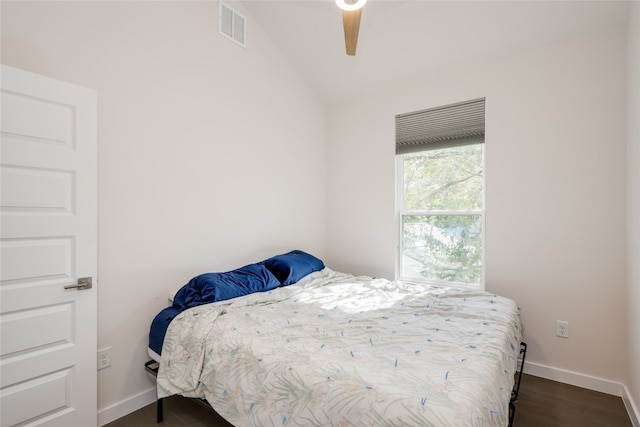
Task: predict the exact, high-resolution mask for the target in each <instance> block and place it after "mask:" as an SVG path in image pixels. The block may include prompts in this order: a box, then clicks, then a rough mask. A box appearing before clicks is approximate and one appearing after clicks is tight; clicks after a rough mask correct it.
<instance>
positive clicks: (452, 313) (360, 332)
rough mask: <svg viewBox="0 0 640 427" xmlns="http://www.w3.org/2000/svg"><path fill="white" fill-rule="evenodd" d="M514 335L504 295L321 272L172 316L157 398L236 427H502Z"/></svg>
mask: <svg viewBox="0 0 640 427" xmlns="http://www.w3.org/2000/svg"><path fill="white" fill-rule="evenodd" d="M521 334H522V332H521V324H520V317H519V311H518V308H517V306H516V304H515V302H513V301H512V300H510V299H508V298H504V297H501V296H498V295H494V294H491V293H487V292H481V291H472V290H460V289H455V288H438V287H431V286H424V285H416V284H407V283H403V282H398V281H388V280H384V279H375V278H371V277H366V276H358V277H356V276H352V275H348V274H345V273H340V272H335V271H332V270H330V269H328V268H325V269H324V270H322V271H319V272H315V273H312V274H310V275H309V276H307V277H305V278H304V279H302V280H301V281H300V282H298V283H296V284H293V285H290V286H285V287H279V288H277V289H273V290H271V291H268V292H260V293H255V294H251V295H246V296H243V297H240V298H235V299H231V300H227V301H220V302H216V303H212V304H205V305H201V306H198V307H194V308H191V309H188V310H185V311H183V312H182V313H180V314H179V315H177V316H176V317H175V319H174V320H173V321H172V322H171V323H170V325H169V327H168V329H167V331H166V336H165V338H164V344H163V346H162V357H161V358H160V367H159V372H158V379H157V386H158V396H159V397H160V398H162V397H166V396H170V395H174V394H180V395H183V396H185V397H197V398H205V399H206V400H207V401H208V402H209V403H210V404H211V405H212V406H213V407H214V408H215V410H216V411H217V412H218V413H219V414H220V415H221V416H223V417H224V418H225V419H227V421H229V422H230V423H231V424H234V425H243V426H263V425H276V424H277V425H319V426H323V425H342V424H344V425H437V426H470V425H471V426H506V425H508V415H509V408H508V404H509V400H510V396H511V390H512V388H513V383H514V374H515V370H516V364H517V357H518V353H519V348H520V342H521V338H522V336H521ZM155 356H157V354H156V355H155ZM154 358H155V357H154ZM156 360H157V359H156Z"/></svg>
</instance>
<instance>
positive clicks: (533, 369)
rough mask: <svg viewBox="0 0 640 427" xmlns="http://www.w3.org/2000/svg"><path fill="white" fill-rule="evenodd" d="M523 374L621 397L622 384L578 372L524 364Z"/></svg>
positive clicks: (531, 363)
mask: <svg viewBox="0 0 640 427" xmlns="http://www.w3.org/2000/svg"><path fill="white" fill-rule="evenodd" d="M524 373H525V374H531V375H534V376H536V377H542V378H546V379H548V380H553V381H558V382H561V383H565V384H570V385H574V386H577V387H582V388H587V389H589V390H594V391H599V392H601V393H607V394H612V395H614V396H618V397H622V389H623V385H622V383H617V382H615V381H610V380H605V379H603V378H598V377H592V376H590V375H585V374H580V373H578V372H572V371H567V370H564V369H559V368H552V367H551V366H545V365H541V364H539V363H533V362H525V363H524Z"/></svg>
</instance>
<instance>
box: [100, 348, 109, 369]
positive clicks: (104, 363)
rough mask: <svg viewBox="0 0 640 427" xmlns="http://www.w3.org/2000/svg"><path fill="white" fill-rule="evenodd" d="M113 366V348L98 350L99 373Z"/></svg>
mask: <svg viewBox="0 0 640 427" xmlns="http://www.w3.org/2000/svg"><path fill="white" fill-rule="evenodd" d="M109 366H111V347H107V348H103V349H102V350H98V371H99V370H100V369H104V368H108V367H109Z"/></svg>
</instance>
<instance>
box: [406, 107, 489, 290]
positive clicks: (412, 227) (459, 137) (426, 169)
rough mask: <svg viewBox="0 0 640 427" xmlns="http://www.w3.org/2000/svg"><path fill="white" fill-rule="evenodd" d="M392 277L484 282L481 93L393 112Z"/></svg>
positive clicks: (459, 283)
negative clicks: (426, 107)
mask: <svg viewBox="0 0 640 427" xmlns="http://www.w3.org/2000/svg"><path fill="white" fill-rule="evenodd" d="M396 153H397V171H398V178H397V184H396V185H397V190H396V191H397V210H398V215H397V217H398V239H397V240H398V260H397V276H398V277H399V278H400V279H403V280H408V281H420V282H428V283H434V284H446V285H457V286H467V287H476V288H482V287H483V283H484V262H483V261H484V99H481V100H474V101H469V102H464V103H460V104H454V105H449V106H445V107H442V108H436V109H430V110H424V111H419V112H416V113H408V114H403V115H399V116H396Z"/></svg>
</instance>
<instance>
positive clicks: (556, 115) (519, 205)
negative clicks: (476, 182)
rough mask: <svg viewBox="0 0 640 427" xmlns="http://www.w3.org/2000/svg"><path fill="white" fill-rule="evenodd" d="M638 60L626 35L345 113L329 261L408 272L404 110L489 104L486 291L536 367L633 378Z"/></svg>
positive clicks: (454, 78) (332, 135) (423, 84)
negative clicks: (630, 196)
mask: <svg viewBox="0 0 640 427" xmlns="http://www.w3.org/2000/svg"><path fill="white" fill-rule="evenodd" d="M626 54H627V51H626V32H625V30H624V29H621V30H618V31H614V32H610V33H605V34H598V35H594V36H593V37H589V38H583V39H581V40H574V41H568V42H564V43H557V44H554V45H552V46H549V47H547V48H543V49H537V50H533V51H528V52H523V53H521V54H519V55H516V56H512V57H508V58H504V59H502V60H499V61H492V62H490V63H488V64H484V65H478V66H475V67H468V68H466V69H464V70H460V71H458V72H454V73H447V74H443V75H441V76H439V77H431V78H424V79H422V80H418V81H412V82H404V83H403V84H402V85H398V86H397V87H396V88H394V89H393V90H390V91H387V92H385V93H380V94H377V95H375V96H372V97H369V98H366V99H360V100H358V101H356V102H352V103H348V104H344V105H340V106H337V107H334V108H331V109H330V110H329V112H328V123H329V128H328V129H329V131H328V158H327V160H328V164H327V167H328V170H329V174H328V184H327V185H328V194H329V200H328V212H327V215H328V229H327V230H328V240H327V254H328V259H327V261H328V262H329V264H330V265H333V266H335V268H337V269H343V270H350V271H354V272H356V273H371V272H373V274H376V275H379V276H386V277H393V276H394V251H395V237H394V236H395V230H396V225H395V220H394V178H395V177H394V167H395V165H394V132H395V131H394V116H395V115H396V114H399V113H406V112H410V111H415V110H420V109H424V108H430V107H435V106H439V105H445V104H449V103H453V102H458V101H464V100H468V99H474V98H478V97H486V132H487V136H486V159H487V160H486V164H487V168H486V199H487V207H486V218H487V223H486V288H487V289H488V290H490V291H492V292H497V293H500V294H503V295H505V296H509V297H511V298H513V299H515V300H516V301H517V302H518V304H519V306H520V307H521V308H522V315H523V321H524V324H525V327H526V334H525V338H526V341H528V343H529V353H528V356H527V358H528V360H529V361H530V362H533V363H535V364H538V365H544V366H550V367H553V368H557V369H563V370H570V371H575V372H577V373H580V374H582V375H586V376H592V377H596V378H602V379H605V380H607V381H612V382H616V383H622V382H624V380H625V377H626V363H627V340H626V339H627V317H626V299H625V296H626V273H625V268H626V261H625V258H626V250H625V244H626V236H625V187H626V186H625V179H626V176H625V162H626V160H625V152H626V143H625V141H626V130H625V129H626V126H625V124H626V91H625V90H626V61H625V58H626ZM354 112H356V113H354ZM557 319H560V320H566V321H569V322H570V325H571V326H570V334H571V336H570V338H569V339H563V338H558V337H556V336H555V321H556V320H557Z"/></svg>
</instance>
